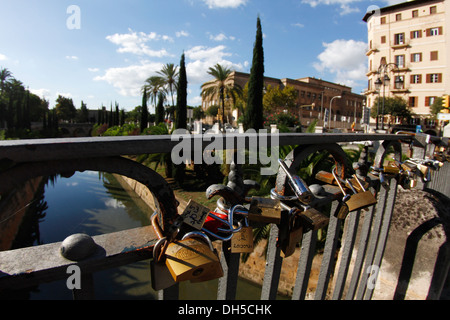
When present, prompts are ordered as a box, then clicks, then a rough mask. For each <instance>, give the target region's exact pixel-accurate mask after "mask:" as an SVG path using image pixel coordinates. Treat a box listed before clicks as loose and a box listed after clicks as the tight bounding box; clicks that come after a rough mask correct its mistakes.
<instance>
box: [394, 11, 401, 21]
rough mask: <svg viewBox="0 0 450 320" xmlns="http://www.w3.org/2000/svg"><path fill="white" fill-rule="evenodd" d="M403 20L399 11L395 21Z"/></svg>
mask: <svg viewBox="0 0 450 320" xmlns="http://www.w3.org/2000/svg"><path fill="white" fill-rule="evenodd" d="M401 20H402V14H401V13H397V14H396V15H395V21H401Z"/></svg>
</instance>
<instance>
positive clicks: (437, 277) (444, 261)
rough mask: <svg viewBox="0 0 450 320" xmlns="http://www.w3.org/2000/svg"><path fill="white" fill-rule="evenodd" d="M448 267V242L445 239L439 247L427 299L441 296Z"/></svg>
mask: <svg viewBox="0 0 450 320" xmlns="http://www.w3.org/2000/svg"><path fill="white" fill-rule="evenodd" d="M449 268H450V242H448V241H447V242H445V243H444V244H443V245H442V246H441V247H440V248H439V253H438V257H437V259H436V264H435V267H434V271H433V277H432V279H431V285H430V289H429V291H428V295H427V300H438V299H440V298H441V294H442V289H443V288H444V285H445V282H446V280H447V277H448V275H449Z"/></svg>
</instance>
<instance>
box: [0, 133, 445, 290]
mask: <svg viewBox="0 0 450 320" xmlns="http://www.w3.org/2000/svg"><path fill="white" fill-rule="evenodd" d="M274 137H275V138H276V139H275V140H271V138H274ZM255 138H267V139H268V140H267V141H266V142H267V146H270V145H271V144H276V145H277V146H285V145H292V146H302V147H303V146H306V147H307V146H310V147H311V148H309V149H314V148H312V147H313V146H311V145H325V144H333V143H352V142H360V143H364V142H369V143H371V142H374V141H379V142H382V143H380V146H381V148H380V149H379V151H382V152H380V154H379V155H378V154H377V156H376V157H375V159H376V161H377V162H379V161H381V159H383V157H384V156H385V152H386V151H387V150H388V147H390V146H394V152H395V157H396V158H397V157H398V156H399V153H400V155H401V150H400V149H401V148H400V143H406V144H409V145H410V146H419V147H421V148H427V145H426V144H427V143H432V144H434V145H436V146H440V145H446V144H447V143H448V139H447V140H446V139H442V138H438V137H429V136H428V135H423V134H411V133H408V132H406V133H403V132H402V133H399V134H358V133H340V134H339V133H338V134H334V133H324V134H308V133H301V134H298V133H280V134H270V133H269V134H262V135H261V134H256V133H244V134H237V133H228V134H203V135H190V134H186V135H178V136H173V135H172V136H170V135H164V136H128V137H94V138H67V139H41V140H11V141H0V160H9V161H11V162H12V163H11V168H9V169H4V170H3V171H2V172H1V173H0V178H1V177H3V178H2V179H3V182H4V181H6V178H5V177H8V176H10V175H11V174H12V172H15V171H14V168H16V169H17V170H18V171H20V170H24V169H23V168H28V166H33V165H34V163H36V164H39V163H41V164H42V163H44V162H46V161H50V162H51V163H58V164H59V163H61V166H62V167H63V168H66V167H65V166H67V168H69V167H70V168H71V169H73V168H75V169H74V170H77V169H76V168H79V167H80V168H84V167H85V165H84V162H86V163H88V164H89V165H90V161H91V160H92V159H95V161H97V162H99V161H100V162H102V161H108V159H114V158H116V159H117V158H119V157H118V156H123V155H137V154H150V153H165V152H171V151H172V149H173V148H174V147H175V146H176V145H177V144H178V143H180V139H191V141H190V142H191V144H192V146H193V147H194V148H197V149H198V148H201V149H202V150H203V149H205V148H207V147H208V146H209V144H210V143H211V141H212V140H214V141H219V142H221V143H218V144H215V145H214V146H215V149H216V150H217V149H223V150H225V149H227V148H233V147H234V146H236V144H227V142H229V141H230V139H231V140H232V142H236V141H238V140H239V139H242V140H241V141H244V145H245V146H246V147H249V146H250V145H251V143H252V141H254V140H253V139H255ZM230 146H231V147H230ZM306 147H305V149H308V148H306ZM309 149H308V150H309ZM319 149H320V148H319ZM389 150H391V149H389ZM297 155H298V154H297ZM122 159H123V158H122ZM127 161H128V160H127ZM64 162H68V164H64V165H63V164H62V163H64ZM77 162H79V163H77ZM97 162H96V163H97ZM124 163H125V162H124ZM101 167H102V166H101V163H99V164H98V165H97V164H96V167H95V168H98V169H99V170H100V169H101ZM449 167H450V166H446V167H445V168H443V169H444V170H441V171H438V172H436V173H434V177H436V178H439V179H436V181H432V183H431V184H430V185H433V183H436V184H438V182H439V181H438V180H440V177H438V173H439V172H442V174H444V175H448V174H449V173H450V169H449ZM113 169H114V168H113ZM127 170H128V169H127ZM130 170H131V171H132V169H130ZM136 170H138V169H136ZM22 173H23V172H22ZM27 174H28V173H27ZM132 175H134V176H137V175H139V173H138V172H133V173H132ZM375 179H376V178H375ZM8 181H9V180H8ZM0 182H1V181H0ZM144 182H145V181H144ZM397 183H398V182H397V181H396V179H393V181H392V184H391V189H388V188H387V189H386V188H383V187H380V185H379V184H378V185H377V188H378V190H376V192H377V193H378V197H379V198H378V202H379V205H377V206H372V207H371V209H370V211H369V212H368V213H367V214H366V215H365V217H364V219H366V218H367V221H366V220H364V225H363V226H362V230H361V231H359V232H361V233H360V244H359V249H361V250H358V252H357V264H356V266H355V268H354V270H353V271H354V272H355V273H354V274H353V275H352V277H351V279H350V276H351V275H350V273H349V263H350V260H351V259H350V258H351V254H352V252H353V247H354V245H355V239H356V238H355V237H356V233H357V232H358V227H360V226H359V219H360V218H359V214H352V215H350V216H349V218H348V219H346V220H339V219H337V218H336V217H334V216H331V217H330V224H329V226H328V229H327V238H326V244H325V249H324V259H323V261H322V266H321V272H320V276H319V281H318V287H317V291H316V299H325V298H328V296H327V288H328V284H329V282H331V274H332V273H333V272H334V270H335V267H336V266H335V256H336V248H337V242H338V236H339V233H340V231H341V227H343V226H344V225H345V231H344V237H343V238H342V239H343V242H344V244H343V249H342V259H341V261H340V265H339V273H338V274H337V277H336V284H335V293H334V295H333V298H337V299H341V298H343V292H342V290H343V288H344V286H345V281H346V278H348V279H350V280H351V283H350V289H351V290H350V289H349V291H348V292H347V298H354V297H356V299H367V298H371V297H372V291H371V290H369V289H367V288H366V283H365V282H364V281H366V280H367V279H365V278H364V277H366V278H367V277H368V274H367V273H366V274H362V273H363V272H366V271H365V270H366V269H367V266H371V265H380V264H381V259H382V257H383V252H384V247H385V242H386V240H387V235H388V232H389V225H390V219H391V215H392V212H393V207H394V204H395V199H396V190H397ZM439 183H440V182H439ZM147 187H148V185H147ZM3 189H4V188H3ZM0 190H2V188H0ZM0 192H1V191H0ZM332 200H333V202H332V209H331V210H334V209H336V206H337V202H338V201H334V200H335V199H332ZM361 219H363V218H361ZM272 227H273V228H272V229H271V235H270V238H269V240H268V246H269V247H268V260H267V265H266V274H265V277H264V284H263V288H262V296H261V298H262V299H273V298H274V295H275V294H276V291H277V289H278V282H279V277H280V272H281V264H282V261H283V258H282V257H281V256H280V249H279V248H278V247H277V238H278V236H279V233H278V232H279V230H278V228H277V227H276V225H272ZM93 238H94V240H95V242H96V243H97V244H98V245H99V247H100V249H101V250H99V251H98V252H97V253H96V254H94V255H93V256H92V257H90V258H88V259H86V260H85V261H79V262H74V261H69V260H67V259H65V258H63V257H62V256H61V255H60V254H59V253H58V250H59V247H60V245H61V243H54V244H49V245H45V246H39V247H31V248H24V249H18V250H11V251H5V252H0V290H1V288H4V287H5V286H6V287H7V286H12V285H13V284H14V286H15V287H17V286H19V287H24V286H29V285H33V284H37V283H41V282H47V281H53V280H56V279H63V278H65V277H67V274H66V273H65V270H66V268H67V266H69V265H71V264H77V265H78V266H80V267H81V268H82V269H83V270H84V271H86V272H87V273H88V274H92V273H94V272H96V271H99V270H102V269H105V268H111V267H116V266H119V265H125V264H129V263H131V262H134V261H139V260H144V259H151V257H152V249H153V245H154V244H155V243H156V241H157V236H156V234H154V231H153V228H151V227H141V228H137V229H130V230H125V231H121V232H118V233H113V234H105V235H100V236H96V237H93ZM316 240H317V230H308V231H307V232H306V231H305V233H304V235H303V240H302V255H301V256H300V259H299V262H298V269H297V271H298V273H297V280H296V283H295V288H294V291H293V299H304V298H305V295H306V288H307V284H308V275H309V274H310V271H311V269H310V268H311V264H312V258H313V256H314V252H315V250H314V248H315V244H316ZM131 244H133V245H131ZM227 245H229V243H226V242H223V249H224V250H223V256H222V257H221V262H222V264H225V265H227V269H226V272H225V276H224V277H223V278H221V279H220V280H219V292H218V298H219V299H233V297H234V296H235V290H236V285H235V281H236V278H237V273H238V270H239V254H238V255H236V254H231V255H230V254H229V253H227V250H226V248H227ZM363 245H364V247H363ZM47 255H48V256H49V258H48V259H42V258H39V257H44V256H47ZM50 256H51V257H50ZM439 258H440V259H441V260H442V259H443V258H442V257H438V259H439ZM444 260H445V259H444ZM18 261H19V262H18ZM445 261H447V260H445ZM363 265H364V268H363ZM446 267H447V266H441V267H440V268H441V269H442V270H443V269H445V268H446ZM441 269H439V270H441ZM355 270H359V273H358V274H357V273H356V271H355ZM436 270H438V269H436ZM361 274H362V276H361ZM436 274H437V275H438V276H437V277H442V276H441V275H440V273H436ZM440 280H442V279H441V278H439V279H438V278H436V279H433V283H438V282H439V281H440ZM358 281H359V286H357V284H358ZM363 282H364V283H363ZM441 289H442V288H440V290H441ZM170 292H172V293H173V296H172V297H177V296H178V287H176V288H170V289H168V290H166V291H165V292H164V294H166V297H169V295H170ZM439 293H440V291H439V290H438V291H437V293H436V294H435V295H434V296H436V297H438V294H439Z"/></svg>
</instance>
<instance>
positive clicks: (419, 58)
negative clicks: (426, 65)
mask: <svg viewBox="0 0 450 320" xmlns="http://www.w3.org/2000/svg"><path fill="white" fill-rule="evenodd" d="M420 61H422V53H421V52H420V53H412V54H411V62H420Z"/></svg>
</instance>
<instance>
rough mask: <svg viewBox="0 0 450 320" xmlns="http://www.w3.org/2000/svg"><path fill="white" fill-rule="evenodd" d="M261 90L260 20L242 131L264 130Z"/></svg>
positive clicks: (258, 20) (262, 54) (262, 66)
mask: <svg viewBox="0 0 450 320" xmlns="http://www.w3.org/2000/svg"><path fill="white" fill-rule="evenodd" d="M263 88H264V50H263V37H262V30H261V20H260V18H259V17H258V19H257V22H256V41H255V45H254V47H253V60H252V68H251V70H250V79H249V85H248V100H247V107H246V110H245V111H246V112H245V114H244V129H245V130H247V129H250V128H253V129H255V130H259V129H262V128H264V117H263V101H262V100H263Z"/></svg>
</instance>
